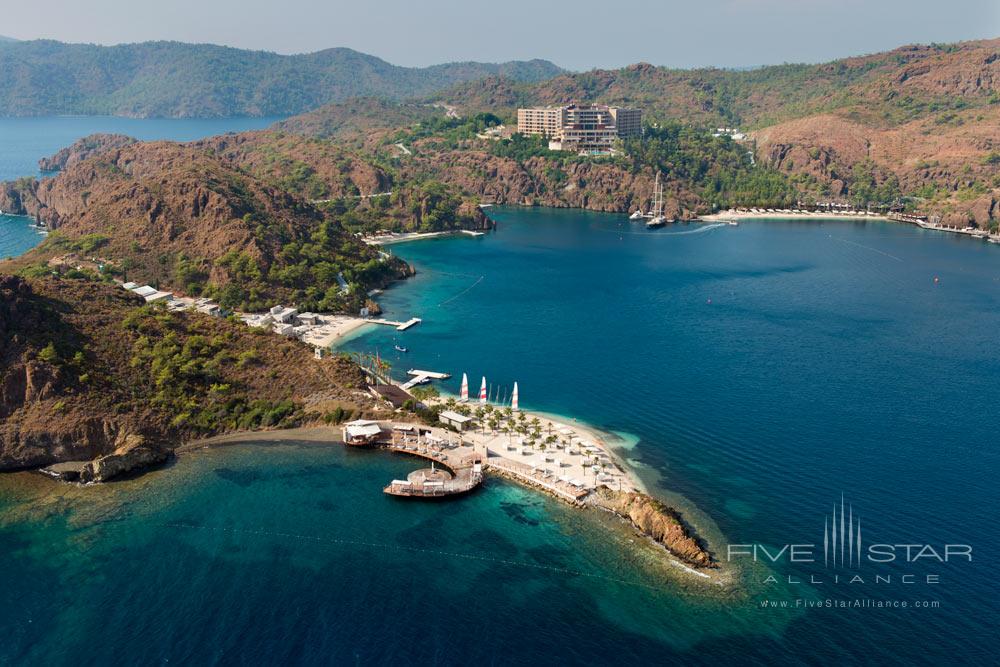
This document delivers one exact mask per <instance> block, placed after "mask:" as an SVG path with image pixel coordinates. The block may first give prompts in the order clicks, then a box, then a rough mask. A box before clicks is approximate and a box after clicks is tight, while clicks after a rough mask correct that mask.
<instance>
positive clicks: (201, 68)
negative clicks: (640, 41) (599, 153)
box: [0, 40, 562, 117]
mask: <svg viewBox="0 0 1000 667" xmlns="http://www.w3.org/2000/svg"><path fill="white" fill-rule="evenodd" d="M561 71H562V70H560V68H558V67H557V66H555V65H553V64H552V63H550V62H548V61H544V60H530V61H514V62H508V63H502V64H489V63H476V62H465V63H448V64H444V65H434V66H432V67H424V68H410V67H399V66H396V65H392V64H390V63H387V62H385V61H384V60H381V59H379V58H376V57H374V56H370V55H367V54H364V53H359V52H357V51H353V50H351V49H344V48H335V49H327V50H324V51H319V52H316V53H309V54H303V55H292V56H285V55H279V54H275V53H268V52H264V51H246V50H241V49H234V48H228V47H222V46H214V45H210V44H184V43H180V42H145V43H141V44H123V45H118V46H97V45H92V44H65V43H62V42H55V41H47V40H36V41H30V42H19V41H4V40H0V115H5V116H37V115H47V114H111V115H121V116H138V117H222V116H282V115H284V116H287V115H292V114H297V113H301V112H303V111H306V110H308V109H313V108H316V107H319V106H321V105H323V104H327V103H329V102H338V101H342V100H345V99H348V98H351V97H357V96H373V97H380V98H386V99H402V98H409V97H413V96H422V95H429V94H431V93H433V92H435V91H439V90H442V89H445V88H448V87H449V86H453V85H456V84H458V83H461V82H467V81H473V80H476V79H480V78H483V77H486V76H491V75H496V76H503V77H507V78H510V79H511V80H515V81H519V82H537V81H541V80H544V79H547V78H551V77H553V76H556V75H557V74H559V73H561Z"/></svg>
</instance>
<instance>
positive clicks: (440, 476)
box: [406, 468, 455, 484]
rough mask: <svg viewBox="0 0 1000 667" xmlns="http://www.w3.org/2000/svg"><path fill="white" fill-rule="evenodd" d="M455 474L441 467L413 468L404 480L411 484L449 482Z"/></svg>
mask: <svg viewBox="0 0 1000 667" xmlns="http://www.w3.org/2000/svg"><path fill="white" fill-rule="evenodd" d="M454 478H455V476H454V475H452V474H451V473H450V472H448V471H447V470H442V469H441V468H421V469H420V470H414V471H413V472H411V473H410V474H409V475H407V476H406V481H408V482H410V483H411V484H425V483H426V482H440V483H442V484H443V483H445V482H450V481H451V480H452V479H454Z"/></svg>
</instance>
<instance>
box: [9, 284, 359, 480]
mask: <svg viewBox="0 0 1000 667" xmlns="http://www.w3.org/2000/svg"><path fill="white" fill-rule="evenodd" d="M0 361H2V363H0V470H9V469H17V468H25V467H38V466H42V465H47V464H50V463H54V462H58V461H80V460H90V459H94V458H95V457H104V456H109V455H110V457H109V458H107V459H103V460H102V461H101V462H100V464H99V465H96V466H95V467H94V470H93V471H92V474H94V475H96V476H97V477H98V478H100V477H102V476H104V475H108V476H110V475H113V474H115V473H117V472H121V471H122V470H123V469H125V468H128V467H131V466H133V465H147V464H149V463H152V462H155V461H157V460H161V459H162V458H163V456H164V454H165V452H167V451H169V450H170V449H172V448H173V447H175V446H176V445H178V444H180V442H181V441H182V440H186V439H190V438H197V437H203V436H207V435H212V434H217V433H222V432H227V431H234V430H248V429H261V428H263V429H267V428H277V427H286V426H290V425H295V424H299V423H303V422H310V421H316V420H318V419H321V418H323V417H324V414H322V413H321V412H319V411H318V410H320V409H321V408H323V409H325V408H331V409H332V406H333V403H337V405H338V406H339V407H340V408H341V410H339V411H337V414H338V415H340V416H342V415H343V414H344V413H345V411H348V410H350V411H358V412H360V411H361V410H364V409H369V408H370V407H371V405H370V402H369V400H368V399H366V398H365V397H364V396H363V392H362V390H363V387H364V383H363V378H362V376H361V372H360V370H359V369H358V368H357V367H356V366H354V365H353V364H351V363H350V362H347V361H345V360H343V359H339V358H333V359H325V360H322V361H319V360H315V359H314V358H313V354H312V351H311V350H310V349H309V348H308V347H307V346H306V345H304V344H301V343H299V342H297V341H288V340H281V339H278V338H276V337H274V336H271V335H269V334H263V333H255V332H254V331H253V330H250V329H247V327H245V326H243V325H242V324H239V323H235V322H230V321H228V320H222V319H219V318H213V317H209V316H207V315H201V314H198V313H168V312H166V311H165V310H162V309H159V308H156V307H151V306H147V305H145V304H144V303H143V301H142V299H141V298H139V297H136V296H135V295H132V294H130V293H128V292H126V291H125V290H122V289H121V288H119V287H115V286H111V285H103V284H100V283H96V282H91V281H87V280H79V279H61V280H60V279H54V278H51V277H50V278H45V279H31V280H25V279H22V278H18V277H14V276H9V275H0ZM320 395H321V397H322V399H323V402H322V403H318V402H314V401H313V398H314V397H317V396H320ZM311 397H312V398H311ZM307 404H309V405H310V406H311V407H308V408H307ZM317 406H318V407H317Z"/></svg>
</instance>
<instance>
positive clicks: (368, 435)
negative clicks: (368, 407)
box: [343, 419, 382, 445]
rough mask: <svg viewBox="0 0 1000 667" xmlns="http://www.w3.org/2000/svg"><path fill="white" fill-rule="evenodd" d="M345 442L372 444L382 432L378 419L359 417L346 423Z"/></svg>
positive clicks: (344, 429)
mask: <svg viewBox="0 0 1000 667" xmlns="http://www.w3.org/2000/svg"><path fill="white" fill-rule="evenodd" d="M343 434H344V442H345V443H346V444H348V445H370V444H371V443H373V442H375V440H376V439H377V438H378V437H379V436H380V435H381V434H382V427H381V426H379V423H378V422H376V421H369V420H367V419H357V420H355V421H352V422H348V423H346V424H344V428H343Z"/></svg>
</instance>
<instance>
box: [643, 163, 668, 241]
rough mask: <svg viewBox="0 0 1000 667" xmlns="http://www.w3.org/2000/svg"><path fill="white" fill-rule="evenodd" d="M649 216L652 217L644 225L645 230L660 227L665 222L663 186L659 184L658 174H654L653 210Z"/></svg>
mask: <svg viewBox="0 0 1000 667" xmlns="http://www.w3.org/2000/svg"><path fill="white" fill-rule="evenodd" d="M650 215H651V216H652V217H650V219H649V221H648V222H647V223H646V228H647V229H654V228H656V227H662V226H663V225H665V224H666V222H667V219H666V217H664V215H663V185H662V184H661V183H660V172H656V184H655V185H654V186H653V210H652V212H651V213H650Z"/></svg>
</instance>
